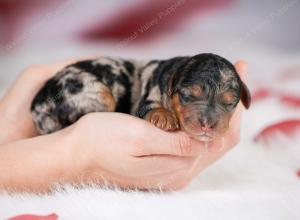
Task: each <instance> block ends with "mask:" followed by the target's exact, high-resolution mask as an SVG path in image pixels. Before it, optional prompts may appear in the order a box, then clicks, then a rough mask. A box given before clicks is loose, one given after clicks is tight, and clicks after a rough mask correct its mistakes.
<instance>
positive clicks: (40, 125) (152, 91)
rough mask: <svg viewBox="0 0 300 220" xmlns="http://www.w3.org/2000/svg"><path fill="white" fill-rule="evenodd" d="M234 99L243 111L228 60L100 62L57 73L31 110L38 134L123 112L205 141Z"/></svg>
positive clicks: (245, 95) (218, 132) (225, 119)
mask: <svg viewBox="0 0 300 220" xmlns="http://www.w3.org/2000/svg"><path fill="white" fill-rule="evenodd" d="M240 100H241V101H242V103H243V104H244V106H245V107H246V108H249V106H250V100H251V97H250V93H249V90H248V88H247V86H246V85H245V84H244V83H243V82H242V81H241V79H240V77H239V76H238V74H237V72H236V70H235V68H234V66H233V65H232V64H231V63H230V62H229V61H227V60H226V59H224V58H222V57H220V56H217V55H214V54H199V55H196V56H193V57H175V58H172V59H167V60H153V61H150V62H147V63H142V62H137V61H133V60H123V59H116V58H109V57H101V58H98V59H93V60H85V61H80V62H77V63H75V64H72V65H69V66H67V67H65V68H64V69H62V70H61V71H59V72H58V73H57V74H56V76H54V77H53V78H52V79H50V80H49V81H48V82H46V84H45V85H44V87H43V88H42V89H41V90H40V91H39V93H38V94H37V96H36V97H35V98H34V100H33V103H32V107H31V111H32V116H33V120H34V122H35V125H36V128H37V130H38V132H39V133H40V134H47V133H51V132H55V131H57V130H59V129H62V128H65V127H67V126H69V125H71V124H72V123H74V122H76V121H77V120H78V119H79V118H80V117H81V116H83V115H85V114H87V113H90V112H123V113H128V114H132V115H135V116H137V117H140V118H143V119H145V120H147V121H149V122H151V123H153V124H154V125H156V126H157V127H159V128H161V129H164V130H167V131H173V130H177V129H180V128H181V129H182V130H184V131H186V132H187V133H188V134H190V135H191V136H192V137H193V138H195V139H198V140H202V141H211V140H212V139H214V138H217V137H220V136H222V134H224V133H225V132H226V130H227V129H228V126H229V120H230V118H231V116H232V114H233V112H234V110H235V108H236V106H237V104H238V102H239V101H240Z"/></svg>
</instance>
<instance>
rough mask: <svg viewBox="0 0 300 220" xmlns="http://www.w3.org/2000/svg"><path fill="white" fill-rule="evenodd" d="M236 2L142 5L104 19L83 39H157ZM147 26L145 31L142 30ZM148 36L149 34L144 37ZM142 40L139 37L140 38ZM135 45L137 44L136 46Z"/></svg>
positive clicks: (200, 0)
mask: <svg viewBox="0 0 300 220" xmlns="http://www.w3.org/2000/svg"><path fill="white" fill-rule="evenodd" d="M231 2H233V1H232V0H210V1H206V0H189V1H186V0H181V1H173V0H160V1H153V0H145V1H142V3H141V4H136V5H134V6H133V7H130V8H128V9H125V10H124V11H120V12H118V13H116V16H114V17H112V18H111V19H110V20H109V22H108V23H104V24H103V19H101V20H99V21H98V22H97V23H96V24H95V25H93V27H92V29H91V30H87V31H85V32H84V33H83V34H82V37H83V38H84V39H87V40H100V39H109V40H111V39H116V40H125V39H127V38H130V39H131V38H133V39H135V41H136V40H138V41H139V40H144V39H149V38H153V37H154V36H157V35H159V34H161V33H164V32H165V31H166V30H169V29H171V28H172V29H174V28H176V27H178V25H179V23H180V22H182V21H183V20H185V19H186V18H188V17H190V16H191V15H193V14H195V13H200V12H204V11H205V12H206V11H207V10H211V9H215V8H219V7H221V6H226V5H228V3H231ZM145 26H147V27H146V28H145V29H144V30H143V31H140V30H141V28H142V27H145ZM144 32H146V33H144ZM137 36H138V37H137ZM135 41H134V42H135Z"/></svg>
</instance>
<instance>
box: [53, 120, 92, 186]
mask: <svg viewBox="0 0 300 220" xmlns="http://www.w3.org/2000/svg"><path fill="white" fill-rule="evenodd" d="M82 134H83V133H82V131H80V129H79V128H78V126H77V124H74V125H72V126H70V127H68V128H65V129H64V130H61V131H59V132H57V133H55V135H57V137H58V139H59V140H61V141H60V144H59V145H60V148H62V149H63V150H62V152H63V158H62V160H61V161H63V163H62V165H61V166H62V168H63V169H62V171H63V174H62V175H63V176H68V178H69V179H68V180H66V181H68V182H72V183H77V182H78V181H81V180H82V179H83V175H84V174H85V173H86V172H87V170H88V167H89V159H88V158H89V149H88V148H87V147H85V146H84V143H82V141H81V139H82Z"/></svg>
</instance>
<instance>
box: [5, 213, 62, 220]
mask: <svg viewBox="0 0 300 220" xmlns="http://www.w3.org/2000/svg"><path fill="white" fill-rule="evenodd" d="M57 219H58V216H57V215H56V214H55V213H52V214H50V215H47V216H38V215H29V214H25V215H18V216H15V217H12V218H9V219H7V220H57Z"/></svg>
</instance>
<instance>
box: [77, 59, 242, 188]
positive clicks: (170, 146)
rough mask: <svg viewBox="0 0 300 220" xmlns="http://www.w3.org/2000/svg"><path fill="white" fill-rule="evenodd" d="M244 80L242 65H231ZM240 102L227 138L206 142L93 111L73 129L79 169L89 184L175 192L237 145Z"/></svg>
mask: <svg viewBox="0 0 300 220" xmlns="http://www.w3.org/2000/svg"><path fill="white" fill-rule="evenodd" d="M235 67H236V69H237V71H238V73H239V74H240V76H241V78H242V80H245V72H246V63H245V62H243V61H240V62H238V63H237V64H236V65H235ZM241 111H242V105H241V104H240V103H239V105H238V107H237V110H236V112H235V113H234V115H233V117H232V120H231V123H230V128H229V130H228V132H227V133H226V135H225V136H224V137H223V138H221V139H218V140H214V141H212V142H210V143H209V144H205V143H203V142H199V141H196V140H193V139H190V138H189V137H188V135H187V134H186V133H184V132H181V131H180V132H165V131H163V130H161V129H158V128H156V127H155V126H153V125H152V124H150V123H148V122H146V121H144V120H141V119H138V118H135V117H132V116H129V115H125V114H117V113H93V114H89V115H86V116H84V117H83V118H81V120H80V121H79V122H78V123H77V124H76V125H75V126H74V135H73V136H74V137H75V138H73V139H75V140H76V141H75V142H76V143H77V148H78V150H77V151H78V152H80V153H79V154H78V157H79V158H83V159H82V160H81V161H85V162H84V163H83V164H84V165H83V166H82V167H85V168H84V169H83V171H82V173H84V174H85V175H84V176H85V179H86V180H88V181H93V182H94V181H98V182H99V181H100V182H101V183H103V182H107V183H109V184H115V185H117V186H120V187H125V188H141V189H166V190H170V189H178V188H182V187H184V186H186V185H187V184H188V183H189V182H190V181H191V180H192V179H193V177H195V176H196V175H198V173H199V172H200V171H201V170H203V169H204V168H206V167H207V166H209V165H210V164H212V163H213V162H215V161H216V160H217V159H219V158H220V157H221V156H222V155H224V154H225V153H226V152H227V151H228V150H229V149H231V148H232V147H233V146H235V145H236V144H237V143H238V142H239V137H240V119H241Z"/></svg>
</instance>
